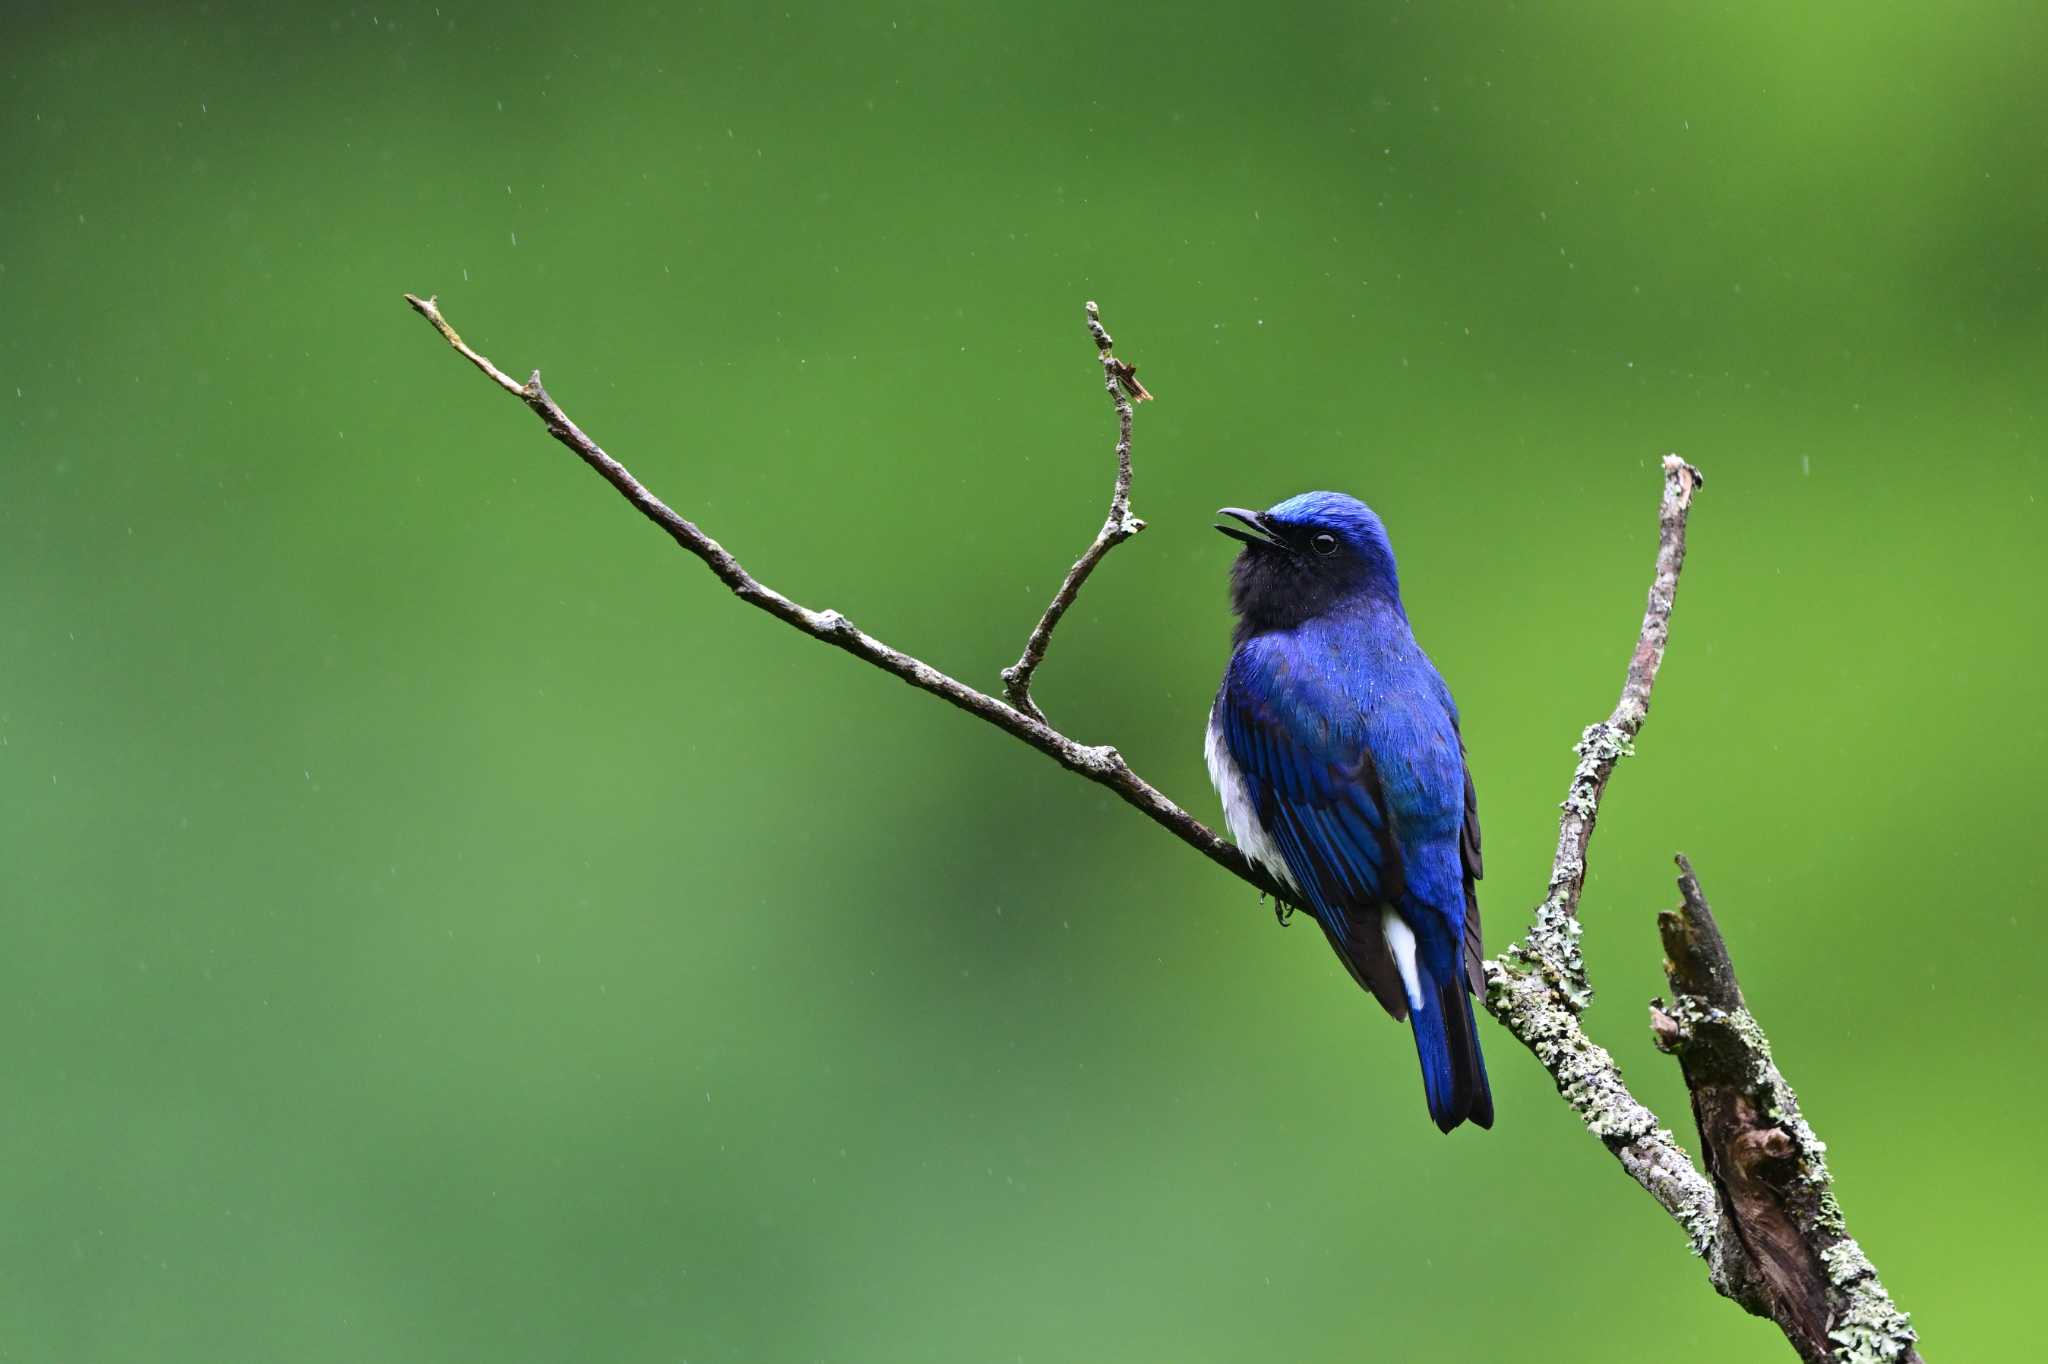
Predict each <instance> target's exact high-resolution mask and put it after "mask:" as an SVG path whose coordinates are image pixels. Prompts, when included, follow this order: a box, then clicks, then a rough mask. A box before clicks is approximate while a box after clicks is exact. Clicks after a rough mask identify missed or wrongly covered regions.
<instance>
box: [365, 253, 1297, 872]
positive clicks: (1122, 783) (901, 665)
mask: <svg viewBox="0 0 2048 1364" xmlns="http://www.w3.org/2000/svg"><path fill="white" fill-rule="evenodd" d="M405 301H406V302H407V303H409V304H411V305H412V308H413V311H415V312H417V313H418V314H419V315H420V316H422V317H424V318H426V319H427V321H428V322H431V323H432V324H433V326H434V330H436V331H438V332H440V333H441V336H442V338H443V339H444V340H446V341H447V342H448V344H449V345H451V346H453V347H454V348H455V349H456V350H457V351H458V352H460V353H461V355H462V356H463V358H464V359H466V360H468V361H469V362H470V363H471V364H473V365H475V366H476V367H477V368H478V369H480V370H482V371H483V372H484V373H485V374H487V375H489V376H490V378H491V380H492V382H494V383H496V384H497V385H498V387H500V388H502V389H504V390H505V391H506V392H508V393H511V394H514V395H516V396H517V397H518V398H519V400H520V401H521V402H523V403H525V404H526V405H527V406H528V407H529V408H531V409H533V412H534V415H535V416H537V417H539V418H540V419H541V422H542V424H543V425H545V426H546V427H547V429H548V434H549V435H551V436H553V437H554V438H555V439H556V440H558V441H560V442H561V443H562V444H564V445H566V446H568V447H569V448H570V449H571V450H573V451H575V452H576V455H577V457H578V458H579V459H581V460H582V461H583V462H584V463H585V464H588V465H589V466H590V467H591V468H592V469H594V470H596V471H597V473H598V476H599V477H601V478H603V479H604V481H605V482H607V483H609V484H611V485H612V487H614V488H616V489H617V490H618V491H619V494H620V496H622V497H624V498H625V499H626V500H627V501H628V502H630V503H632V504H633V506H634V508H635V509H636V510H637V511H639V513H640V514H641V515H642V516H644V517H646V518H647V519H648V520H650V521H652V522H653V523H654V524H655V525H657V526H659V527H661V528H662V530H664V531H666V532H667V533H668V537H669V538H670V539H671V540H674V541H675V542H676V543H677V544H678V545H680V546H682V547H683V548H684V549H686V550H688V551H689V552H690V553H692V554H694V555H696V556H697V557H698V558H699V559H702V560H703V561H704V564H705V567H707V568H709V569H710V570H711V572H712V573H713V574H714V575H715V576H716V577H717V578H718V580H719V581H720V582H722V583H724V584H725V585H726V586H727V587H728V588H730V589H731V590H732V593H733V595H734V596H736V597H738V598H739V599H740V600H741V601H743V602H745V603H747V604H748V605H749V606H754V607H758V608H759V609H761V610H763V611H766V612H767V613H768V614H769V615H771V616H773V617H775V618H776V619H777V620H779V621H782V622H783V623H784V624H786V625H789V626H792V627H794V628H796V629H798V630H801V631H803V632H804V633H805V634H807V635H809V636H810V637H811V638H813V639H815V640H819V641H820V642H822V643H825V644H830V645H832V646H833V647H834V648H838V649H844V650H845V651H846V652H847V653H850V654H852V655H853V656H854V657H855V658H858V659H861V660H862V661H864V662H867V663H871V664H873V665H874V666H875V667H877V668H880V669H881V670H882V671H883V672H886V673H889V674H891V675H893V676H895V677H898V678H901V679H902V680H903V681H905V682H908V683H909V684H910V685H911V686H913V687H916V688H917V689H918V690H920V691H926V692H930V693H931V694H932V695H933V696H936V697H938V698H939V699H940V700H942V701H945V702H946V703H948V704H949V705H953V706H957V707H958V708H959V709H961V710H964V711H966V712H967V713H968V714H970V715H973V716H976V717H978V718H979V719H982V720H985V721H987V722H988V723H989V724H992V725H994V726H995V727H996V728H997V729H1000V730H1002V731H1003V732H1004V733H1006V734H1010V735H1012V736H1014V737H1016V738H1018V739H1022V740H1023V741H1024V742H1025V743H1027V744H1029V745H1031V746H1032V747H1033V748H1035V749H1037V750H1038V751H1039V752H1041V753H1043V754H1045V755H1046V756H1047V757H1049V758H1051V759H1052V760H1053V761H1054V762H1056V763H1058V764H1059V765H1060V766H1062V767H1064V768H1066V769H1067V770H1068V771H1069V772H1074V773H1077V774H1078V775H1080V776H1083V777H1086V778H1087V779H1088V780H1090V781H1092V782H1095V783H1097V784H1098V785H1101V786H1106V787H1108V788H1109V789H1110V790H1111V791H1114V792H1115V793H1116V794H1117V795H1118V796H1119V797H1121V798H1122V799H1123V801H1124V802H1125V803H1126V804H1128V805H1131V806H1133V807H1134V808H1136V809H1137V810H1138V811H1139V812H1141V813H1142V814H1144V815H1145V817H1146V818H1148V819H1150V820H1151V821H1152V822H1153V823H1155V824H1157V825H1159V826H1160V827H1161V828H1163V829H1165V830H1166V831H1167V832H1168V833H1170V834H1172V835H1173V836H1174V837H1175V838H1178V839H1179V840H1180V841H1181V842H1183V843H1185V844H1187V845H1188V846H1189V847H1191V848H1193V849H1194V850H1195V851H1196V852H1198V853H1201V854H1202V855H1203V856H1204V857H1206V858H1208V859H1209V860H1210V861H1211V862H1214V863H1215V864H1216V865H1217V866H1219V867H1221V868H1223V869H1224V870H1225V871H1227V872H1229V873H1231V874H1232V875H1233V876H1236V877H1238V878H1239V879H1240V880H1243V881H1245V882H1246V883H1247V884H1249V885H1251V886H1253V887H1254V888H1256V889H1258V890H1259V891H1261V892H1263V893H1265V894H1267V895H1271V896H1274V897H1275V898H1278V897H1279V895H1280V888H1279V886H1278V885H1276V884H1275V883H1274V881H1273V878H1272V877H1270V876H1268V875H1267V874H1266V873H1265V871H1264V870H1262V869H1261V868H1259V867H1256V866H1254V865H1253V864H1252V863H1250V862H1249V861H1247V860H1246V859H1245V856H1244V854H1243V853H1240V852H1239V851H1238V850H1237V849H1236V847H1234V846H1233V845H1231V844H1230V843H1228V842H1226V841H1224V840H1223V839H1221V838H1219V837H1217V836H1216V835H1215V834H1214V833H1212V832H1211V831H1210V830H1209V829H1208V828H1206V827H1205V826H1204V825H1203V824H1202V822H1201V821H1200V820H1198V819H1196V818H1195V817H1194V816H1193V815H1191V814H1189V813H1188V812H1187V811H1185V810H1183V809H1181V808H1180V806H1178V805H1176V804H1174V803H1173V801H1171V800H1169V799H1168V798H1167V797H1166V795H1165V794H1164V793H1163V792H1161V791H1160V790H1159V789H1158V788H1156V787H1154V786H1153V785H1152V784H1151V783H1149V782H1147V781H1146V780H1145V779H1144V778H1142V777H1140V776H1139V775H1138V774H1137V773H1136V772H1134V771H1132V770H1131V767H1130V764H1128V763H1126V762H1125V761H1124V759H1123V755H1122V754H1121V753H1118V752H1117V751H1116V749H1115V748H1113V747H1111V746H1110V745H1107V744H1102V745H1090V744H1083V743H1079V742H1077V741H1075V740H1073V739H1070V738H1068V737H1067V736H1066V735H1064V734H1062V733H1060V732H1059V731H1058V730H1056V729H1054V728H1053V727H1052V726H1051V725H1049V724H1047V723H1046V722H1045V721H1044V720H1043V719H1042V718H1040V717H1038V716H1036V715H1031V714H1026V713H1025V712H1024V711H1022V710H1019V709H1018V708H1016V707H1014V706H1011V705H1008V704H1006V703H1004V702H1002V701H999V700H997V699H996V698H995V697H993V696H989V695H986V694H985V693H983V692H979V691H976V690H975V689H974V688H972V687H970V686H968V685H967V684H966V683H964V682H961V681H958V680H956V679H954V678H952V677H948V676H947V675H946V674H945V673H942V672H940V671H939V670H938V669H937V668H934V667H932V666H931V665H930V664H929V663H926V662H924V661H923V660H921V659H918V658H914V657H912V656H911V655H909V654H906V653H903V652H902V651H901V650H898V649H894V648H891V647H890V646H889V645H887V644H884V643H883V642H882V641H881V640H879V639H876V638H875V637H874V636H873V635H870V634H868V633H867V632H866V631H864V630H861V629H859V628H857V627H856V626H855V625H854V623H853V622H852V621H850V620H848V619H847V618H846V617H845V616H844V615H842V614H840V613H839V612H837V611H831V610H826V611H813V610H811V609H810V608H808V607H805V606H801V605H799V604H798V603H796V602H794V601H791V600H790V599H789V598H788V597H785V596H783V595H782V594H781V593H780V592H777V591H776V590H775V589H774V588H772V587H769V586H768V585H766V584H765V583H763V582H761V581H760V580H759V579H757V578H755V577H754V576H753V575H752V574H750V573H749V572H747V570H746V569H745V568H744V567H742V566H741V564H740V561H739V560H738V559H736V558H734V557H733V556H732V554H731V553H730V552H728V551H727V550H726V548H725V547H724V546H723V545H721V544H719V543H718V541H716V540H714V539H712V538H711V537H710V536H709V535H706V534H705V533H704V532H703V531H702V530H699V529H698V528H697V526H696V525H695V524H693V523H692V522H690V521H688V520H685V519H684V518H683V517H681V516H679V515H677V514H676V512H675V511H674V510H673V509H671V508H670V507H669V505H668V504H667V503H666V502H663V501H662V500H661V499H660V498H658V497H656V496H655V495H654V494H653V493H651V492H649V491H648V490H647V488H646V486H645V485H643V484H642V483H641V482H640V480H639V479H637V478H635V477H633V475H632V473H631V472H630V471H629V470H628V469H627V468H626V466H625V465H623V464H621V463H619V462H618V461H617V460H615V459H613V458H612V457H611V456H610V455H608V454H606V453H605V452H604V450H603V448H602V447H600V446H599V445H598V443H597V442H596V441H594V440H592V439H591V438H590V437H589V436H587V435H585V434H584V433H583V431H582V429H581V428H580V427H578V426H577V425H576V423H575V422H573V421H571V420H569V415H568V414H567V413H566V412H564V411H562V409H561V407H560V406H559V405H557V404H556V402H555V400H554V399H553V398H551V397H549V396H548V391H547V390H546V389H545V388H543V387H542V386H541V382H540V371H539V370H535V371H534V372H533V376H532V377H531V378H529V379H528V380H527V381H526V382H525V383H524V384H519V383H514V382H513V381H512V380H511V378H509V377H508V376H507V375H506V374H505V372H504V371H503V370H500V369H499V368H498V367H497V366H496V365H493V364H492V363H491V362H490V361H489V360H487V359H485V358H484V357H483V356H481V355H479V354H478V353H477V352H476V351H474V350H472V349H470V348H469V346H468V345H467V344H465V343H464V342H463V340H462V338H461V337H460V336H458V335H457V334H456V332H455V329H454V328H453V327H451V326H449V325H448V322H447V320H446V319H445V318H443V317H442V315H441V309H440V307H439V305H438V304H437V303H436V301H435V300H434V299H432V298H420V297H418V296H417V295H415V294H407V295H406V296H405ZM1128 429H1129V424H1128V422H1126V424H1125V430H1126V435H1128ZM1128 444H1129V443H1128V440H1126V441H1125V442H1124V455H1123V464H1124V469H1123V472H1122V473H1121V474H1120V476H1119V479H1118V484H1119V486H1120V487H1121V488H1122V489H1124V491H1125V493H1126V503H1125V509H1126V512H1128V498H1127V495H1128V491H1129V484H1130V476H1129V470H1128V464H1129V458H1130V456H1129V449H1128Z"/></svg>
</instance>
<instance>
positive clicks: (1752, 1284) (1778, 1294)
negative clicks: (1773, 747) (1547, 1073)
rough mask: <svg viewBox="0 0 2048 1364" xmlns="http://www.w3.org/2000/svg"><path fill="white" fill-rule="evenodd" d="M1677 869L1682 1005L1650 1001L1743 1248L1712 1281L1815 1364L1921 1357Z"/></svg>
mask: <svg viewBox="0 0 2048 1364" xmlns="http://www.w3.org/2000/svg"><path fill="white" fill-rule="evenodd" d="M1678 868H1679V873H1680V874H1679V878H1678V890H1679V895H1680V896H1681V898H1682V899H1683V902H1684V903H1683V904H1681V905H1680V906H1679V908H1677V909H1675V910H1667V911H1666V912H1664V913H1663V914H1660V915H1658V916H1657V928H1658V931H1659V932H1660V934H1661V935H1662V937H1663V939H1664V954H1665V962H1664V974H1665V977H1666V979H1667V980H1669V981H1670V983H1671V991H1672V998H1671V1003H1670V1004H1669V1005H1666V1004H1665V1003H1664V1002H1663V1001H1662V1000H1658V1001H1656V1002H1654V1003H1653V1004H1652V1005H1651V1006H1650V1027H1651V1031H1652V1033H1653V1034H1654V1036H1655V1038H1656V1041H1657V1045H1658V1046H1659V1047H1660V1048H1661V1049H1663V1050H1664V1051H1667V1052H1671V1053H1672V1054H1674V1055H1676V1056H1677V1057H1678V1064H1679V1068H1680V1069H1681V1070H1682V1071H1683V1072H1684V1074H1685V1087H1686V1088H1687V1089H1688V1090H1690V1091H1691V1093H1692V1111H1693V1118H1694V1120H1695V1121H1696V1122H1697V1123H1698V1125H1699V1131H1700V1143H1701V1145H1702V1147H1703V1148H1704V1150H1705V1152H1706V1158H1707V1170H1708V1172H1709V1173H1710V1174H1712V1176H1713V1180H1714V1187H1715V1189H1716V1191H1717V1193H1718V1195H1719V1200H1720V1234H1721V1236H1722V1238H1723V1239H1724V1240H1729V1241H1734V1242H1736V1243H1739V1244H1740V1246H1741V1248H1742V1251H1743V1254H1742V1256H1740V1257H1735V1256H1729V1257H1725V1260H1726V1264H1725V1266H1724V1272H1722V1273H1718V1274H1716V1275H1715V1276H1714V1286H1715V1287H1716V1288H1718V1289H1720V1291H1721V1292H1722V1293H1724V1294H1726V1295H1727V1296H1728V1297H1730V1298H1733V1299H1734V1300H1735V1301H1736V1302H1739V1303H1741V1304H1742V1306H1743V1307H1745V1308H1747V1309H1748V1310H1749V1311H1750V1312H1753V1313H1754V1314H1756V1315H1757V1316H1760V1317H1768V1318H1770V1319H1771V1320H1772V1321H1774V1322H1776V1323H1777V1324H1778V1327H1779V1329H1781V1330H1782V1331H1784V1333H1785V1338H1786V1339H1787V1340H1789V1341H1791V1342H1792V1345H1793V1348H1795V1349H1796V1350H1798V1351H1799V1355H1800V1358H1802V1359H1805V1360H1808V1361H1811V1362H1812V1364H1826V1362H1827V1361H1834V1360H1839V1359H1853V1360H1872V1361H1874V1360H1896V1361H1901V1362H1902V1364H1907V1362H1910V1361H1917V1360H1919V1358H1920V1354H1919V1351H1918V1350H1917V1349H1916V1348H1915V1343H1916V1341H1917V1337H1916V1336H1915V1334H1914V1331H1913V1326H1912V1322H1911V1320H1910V1319H1909V1318H1908V1317H1907V1315H1906V1314H1905V1313H1904V1312H1901V1311H1900V1310H1899V1309H1898V1308H1897V1307H1896V1306H1895V1305H1893V1303H1892V1299H1891V1295H1890V1294H1889V1293H1887V1292H1886V1291H1885V1287H1884V1285H1883V1284H1882V1283H1881V1282H1879V1281H1878V1277H1877V1269H1876V1267H1875V1266H1874V1265H1872V1264H1871V1263H1870V1261H1869V1259H1868V1258H1867V1257H1866V1256H1865V1255H1864V1254H1863V1251H1862V1248H1861V1247H1859V1246H1858V1245H1857V1244H1856V1242H1855V1241H1853V1240H1851V1239H1850V1237H1849V1234H1848V1230H1847V1228H1846V1226H1845V1224H1844V1221H1843V1218H1842V1209H1841V1206H1840V1205H1839V1204H1838V1203H1836V1201H1835V1194H1834V1180H1833V1177H1832V1176H1831V1175H1830V1174H1829V1173H1828V1165H1827V1157H1826V1154H1825V1153H1826V1150H1827V1147H1826V1146H1824V1145H1823V1144H1822V1143H1821V1140H1820V1138H1819V1137H1817V1136H1815V1135H1814V1131H1813V1128H1812V1127H1810V1126H1809V1125H1808V1124H1807V1121H1806V1119H1805V1118H1804V1117H1803V1116H1801V1115H1800V1112H1799V1097H1798V1096H1797V1095H1796V1094H1794V1093H1793V1092H1792V1086H1791V1085H1789V1084H1787V1083H1786V1082H1785V1077H1784V1076H1783V1075H1782V1074H1781V1073H1779V1070H1778V1066H1777V1063H1776V1061H1774V1060H1773V1059H1772V1057H1771V1044H1770V1041H1769V1039H1768V1038H1766V1037H1765V1036H1764V1031H1763V1028H1762V1027H1761V1026H1760V1025H1759V1024H1758V1023H1757V1021H1756V1017H1755V1016H1754V1015H1753V1014H1751V1013H1750V1011H1749V1007H1748V1005H1747V1004H1746V1003H1744V1001H1743V998H1742V987H1741V986H1740V985H1739V984H1737V982H1736V979H1735V964H1734V962H1733V961H1731V960H1730V959H1729V956H1728V945H1727V943H1726V942H1725V941H1723V939H1722V937H1721V929H1720V926H1719V925H1718V924H1716V923H1715V921H1714V911H1713V910H1712V909H1711V908H1709V907H1708V905H1707V898H1706V896H1705V895H1704V894H1702V893H1701V891H1700V883H1699V880H1698V878H1697V877H1695V876H1694V875H1693V870H1692V864H1691V863H1690V862H1688V861H1686V860H1685V858H1684V857H1683V856H1681V857H1680V858H1679V859H1678ZM1738 1270H1740V1271H1741V1272H1736V1271H1738Z"/></svg>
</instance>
